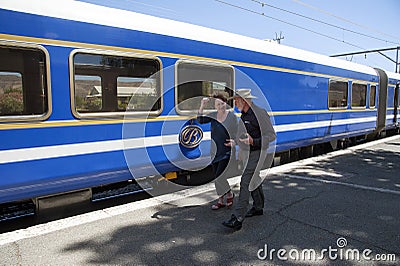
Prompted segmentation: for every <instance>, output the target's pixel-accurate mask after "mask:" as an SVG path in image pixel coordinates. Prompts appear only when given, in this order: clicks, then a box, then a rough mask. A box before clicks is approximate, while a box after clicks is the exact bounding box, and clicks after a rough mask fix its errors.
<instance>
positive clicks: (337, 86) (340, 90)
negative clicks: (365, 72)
mask: <svg viewBox="0 0 400 266" xmlns="http://www.w3.org/2000/svg"><path fill="white" fill-rule="evenodd" d="M347 88H348V83H347V82H343V81H337V80H331V81H330V82H329V96H328V97H329V108H346V107H347V99H348V95H347V94H348V90H347Z"/></svg>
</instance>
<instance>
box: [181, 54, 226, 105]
mask: <svg viewBox="0 0 400 266" xmlns="http://www.w3.org/2000/svg"><path fill="white" fill-rule="evenodd" d="M232 88H233V68H232V67H230V66H226V65H215V64H203V63H197V62H196V63H195V62H183V61H181V62H178V64H177V86H176V89H177V91H176V97H177V99H176V100H177V103H178V111H180V112H197V110H198V109H199V107H200V99H201V98H202V97H203V96H207V97H209V96H212V95H213V94H215V93H223V94H225V95H226V96H227V97H230V96H232V95H233V90H232ZM228 105H229V106H231V107H233V100H232V99H231V100H229V101H228ZM213 108H214V107H213V106H211V105H210V106H207V107H206V109H213Z"/></svg>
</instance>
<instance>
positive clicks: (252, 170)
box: [223, 89, 276, 230]
mask: <svg viewBox="0 0 400 266" xmlns="http://www.w3.org/2000/svg"><path fill="white" fill-rule="evenodd" d="M254 98H256V97H255V96H253V95H252V94H251V90H250V89H238V90H236V95H235V105H236V107H237V108H238V109H239V110H240V111H241V112H242V115H241V121H242V123H241V126H239V129H238V138H236V140H230V143H231V145H235V143H238V145H239V147H240V149H241V151H242V152H244V154H245V156H243V157H244V158H243V159H244V161H245V162H244V165H245V169H244V172H243V174H242V177H241V181H240V192H239V200H238V204H237V205H236V206H237V207H236V209H235V214H232V216H231V219H230V220H228V221H225V222H223V225H225V226H227V227H230V228H233V229H235V230H239V229H241V228H242V222H243V220H244V218H245V217H252V216H255V215H262V214H263V208H264V192H263V190H262V181H263V180H262V179H261V178H260V170H261V167H262V166H263V163H264V160H265V159H266V156H267V151H266V150H267V149H268V147H269V143H270V142H272V141H274V140H275V139H276V134H275V131H274V128H273V126H272V123H271V120H270V118H269V115H268V113H267V112H266V111H265V110H264V109H262V108H260V107H259V106H257V105H255V104H254V103H253V101H252V99H254ZM250 194H251V196H252V198H253V207H252V208H251V209H250V210H249V211H247V207H248V204H249V196H250Z"/></svg>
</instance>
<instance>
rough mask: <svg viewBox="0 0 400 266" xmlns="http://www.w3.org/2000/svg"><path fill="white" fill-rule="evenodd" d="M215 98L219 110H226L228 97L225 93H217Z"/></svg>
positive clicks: (215, 104)
mask: <svg viewBox="0 0 400 266" xmlns="http://www.w3.org/2000/svg"><path fill="white" fill-rule="evenodd" d="M212 97H213V98H214V106H215V109H216V110H217V111H225V110H226V102H227V101H228V99H227V97H226V96H225V95H224V94H223V93H215V94H214V95H213V96H212Z"/></svg>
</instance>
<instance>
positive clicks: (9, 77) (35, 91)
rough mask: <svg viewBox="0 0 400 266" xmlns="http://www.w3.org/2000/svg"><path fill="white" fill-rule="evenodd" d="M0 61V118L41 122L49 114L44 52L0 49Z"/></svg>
mask: <svg viewBox="0 0 400 266" xmlns="http://www.w3.org/2000/svg"><path fill="white" fill-rule="evenodd" d="M0 58H1V60H0V119H1V120H21V119H22V120H25V119H44V117H45V116H46V115H47V114H49V103H48V98H49V97H48V89H47V77H46V56H45V53H44V52H43V51H42V50H39V49H35V48H30V47H27V48H25V47H14V46H13V47H11V46H0Z"/></svg>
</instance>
